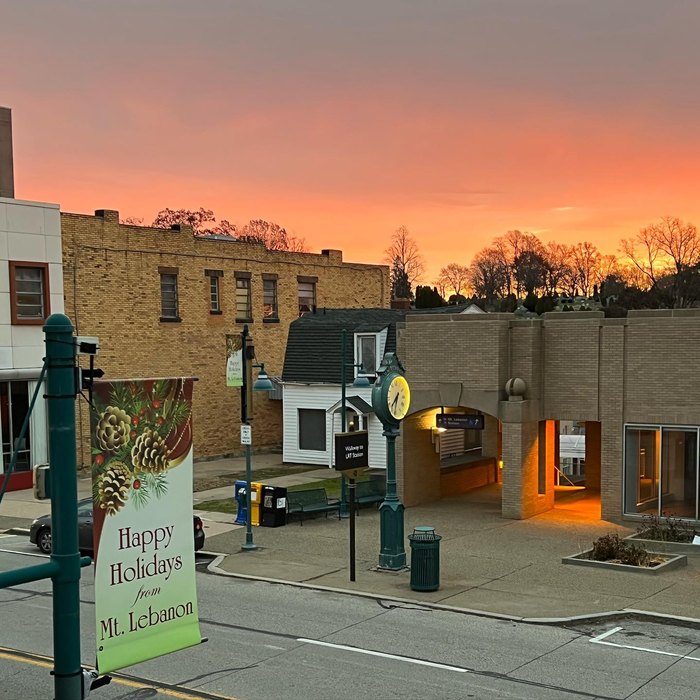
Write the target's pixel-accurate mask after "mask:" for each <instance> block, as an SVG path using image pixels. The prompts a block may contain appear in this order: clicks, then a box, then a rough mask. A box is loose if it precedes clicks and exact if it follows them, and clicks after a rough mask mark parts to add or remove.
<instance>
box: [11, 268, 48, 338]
mask: <svg viewBox="0 0 700 700" xmlns="http://www.w3.org/2000/svg"><path fill="white" fill-rule="evenodd" d="M10 306H11V309H12V323H13V324H14V325H18V326H20V325H41V324H42V323H43V322H44V319H45V318H46V317H47V316H48V315H49V314H50V312H51V309H50V307H49V266H48V264H47V263H37V262H16V261H14V260H11V261H10Z"/></svg>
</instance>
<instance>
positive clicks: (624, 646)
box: [588, 627, 700, 661]
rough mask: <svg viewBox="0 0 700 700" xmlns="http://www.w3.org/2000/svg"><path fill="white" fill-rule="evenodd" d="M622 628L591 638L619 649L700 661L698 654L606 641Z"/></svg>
mask: <svg viewBox="0 0 700 700" xmlns="http://www.w3.org/2000/svg"><path fill="white" fill-rule="evenodd" d="M621 629H622V627H613V629H611V630H608V631H607V632H603V634H599V635H598V636H597V637H593V639H589V640H588V641H590V642H591V643H592V644H602V645H603V646H606V647H617V648H618V649H632V650H633V651H645V652H647V653H649V654H659V655H660V656H673V657H674V658H676V659H688V661H700V658H698V657H696V656H690V655H688V654H675V653H674V652H672V651H661V650H659V649H647V648H646V647H637V646H633V645H632V644H616V643H615V642H606V641H604V640H605V639H606V638H607V637H611V636H612V635H613V634H615V632H619V631H620V630H621Z"/></svg>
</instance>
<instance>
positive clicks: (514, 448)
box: [501, 421, 554, 520]
mask: <svg viewBox="0 0 700 700" xmlns="http://www.w3.org/2000/svg"><path fill="white" fill-rule="evenodd" d="M538 432H539V423H538V422H535V421H529V422H526V423H504V424H503V491H502V501H501V512H502V514H503V517H504V518H512V519H515V520H518V519H524V518H530V517H532V516H533V515H537V514H538V513H542V512H544V511H546V510H549V509H550V508H551V507H552V505H553V493H554V489H553V488H551V489H549V490H548V493H546V494H539V493H538V491H537V475H538V466H539V441H538Z"/></svg>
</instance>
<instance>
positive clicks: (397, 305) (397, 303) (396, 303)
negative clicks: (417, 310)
mask: <svg viewBox="0 0 700 700" xmlns="http://www.w3.org/2000/svg"><path fill="white" fill-rule="evenodd" d="M391 308H392V309H403V310H405V311H406V310H410V308H411V300H410V299H402V298H397V297H394V298H393V299H392V300H391Z"/></svg>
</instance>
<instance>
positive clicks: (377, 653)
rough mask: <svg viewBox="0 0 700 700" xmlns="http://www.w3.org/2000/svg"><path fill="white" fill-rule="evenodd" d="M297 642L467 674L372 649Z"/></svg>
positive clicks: (445, 666)
mask: <svg viewBox="0 0 700 700" xmlns="http://www.w3.org/2000/svg"><path fill="white" fill-rule="evenodd" d="M297 642H304V643H305V644H315V645H316V646H320V647H329V648H331V649H340V650H341V651H354V652H355V653H356V654H367V655H368V656H379V657H381V658H382V659H393V660H394V661H405V662H406V663H409V664H418V665H419V666H431V667H432V668H440V669H442V670H443V671H455V672H456V673H467V669H466V668H459V667H458V666H448V665H447V664H438V663H434V662H433V661H423V660H422V659H413V658H411V657H410V656H398V655H396V654H385V653H384V652H381V651H371V650H370V649H360V648H359V647H349V646H345V645H344V644H331V643H330V642H319V641H318V640H316V639H303V638H299V639H297Z"/></svg>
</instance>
